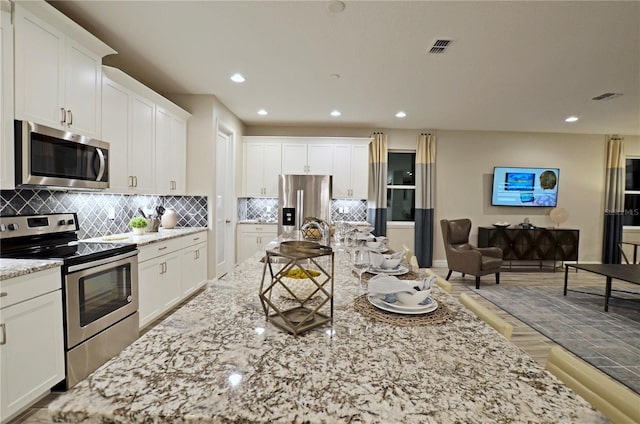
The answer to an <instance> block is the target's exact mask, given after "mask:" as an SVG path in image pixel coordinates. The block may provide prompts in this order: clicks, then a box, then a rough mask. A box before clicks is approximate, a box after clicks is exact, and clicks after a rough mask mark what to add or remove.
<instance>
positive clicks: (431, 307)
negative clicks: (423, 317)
mask: <svg viewBox="0 0 640 424" xmlns="http://www.w3.org/2000/svg"><path fill="white" fill-rule="evenodd" d="M367 299H368V300H369V303H371V304H372V305H373V306H375V307H376V308H378V309H382V310H383V311H387V312H393V313H394V314H402V315H419V314H428V313H429V312H433V311H435V310H436V309H438V302H437V301H436V300H435V299H433V303H430V304H428V305H425V306H420V307H415V306H403V307H402V309H401V308H400V307H399V305H398V306H396V305H392V304H391V303H387V302H385V301H383V300H382V299H379V298H377V297H373V296H367ZM405 308H410V309H405Z"/></svg>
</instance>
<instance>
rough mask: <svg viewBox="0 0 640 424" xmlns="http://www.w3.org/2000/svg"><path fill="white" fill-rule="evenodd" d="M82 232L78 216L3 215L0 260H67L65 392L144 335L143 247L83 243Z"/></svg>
mask: <svg viewBox="0 0 640 424" xmlns="http://www.w3.org/2000/svg"><path fill="white" fill-rule="evenodd" d="M78 228H79V227H78V218H77V216H76V214H74V213H64V214H48V215H22V216H3V217H0V257H3V258H20V259H61V260H62V262H63V265H62V267H61V278H62V298H63V299H62V300H63V302H62V303H63V306H64V310H63V320H64V335H65V343H64V344H65V351H66V378H65V380H64V381H63V382H62V384H61V386H62V385H63V386H64V387H63V388H70V387H72V386H74V385H75V384H76V383H77V382H78V381H80V380H82V379H84V378H85V377H86V376H88V375H89V374H90V373H91V372H93V371H94V370H96V369H97V368H98V367H99V366H100V365H102V364H104V363H105V362H106V361H108V360H109V359H110V358H112V357H114V356H115V355H117V354H118V353H119V352H120V351H121V350H122V349H124V348H125V347H127V346H128V345H130V344H131V343H133V342H134V341H135V340H136V339H137V338H138V334H139V332H138V325H139V322H138V321H139V318H138V250H137V246H136V245H135V244H127V243H122V244H118V243H87V242H81V241H78V236H77V231H78ZM61 386H58V387H61Z"/></svg>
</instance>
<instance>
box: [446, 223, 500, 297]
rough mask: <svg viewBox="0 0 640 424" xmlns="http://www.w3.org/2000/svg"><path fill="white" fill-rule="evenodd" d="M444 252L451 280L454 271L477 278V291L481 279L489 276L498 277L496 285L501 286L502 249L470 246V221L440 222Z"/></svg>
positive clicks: (448, 275)
mask: <svg viewBox="0 0 640 424" xmlns="http://www.w3.org/2000/svg"><path fill="white" fill-rule="evenodd" d="M440 227H442V238H443V240H444V251H445V253H446V255H447V264H448V266H449V273H448V274H447V278H446V280H449V277H451V273H452V272H453V271H456V272H460V273H462V276H463V277H464V276H465V274H469V275H473V276H475V277H476V289H479V288H480V277H481V276H483V275H487V274H495V275H496V284H500V268H501V267H502V249H500V248H499V247H483V248H478V247H475V246H473V245H471V244H469V233H470V232H471V221H470V220H469V219H454V220H447V219H442V220H440Z"/></svg>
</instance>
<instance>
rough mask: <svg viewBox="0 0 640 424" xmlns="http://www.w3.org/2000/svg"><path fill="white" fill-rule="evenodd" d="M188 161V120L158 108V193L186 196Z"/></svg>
mask: <svg viewBox="0 0 640 424" xmlns="http://www.w3.org/2000/svg"><path fill="white" fill-rule="evenodd" d="M186 161H187V123H186V119H183V118H180V117H178V116H175V115H173V114H172V113H170V112H169V111H168V110H166V109H164V108H162V107H160V106H157V107H156V191H157V192H158V193H168V194H176V195H178V194H185V192H186V174H187V168H186Z"/></svg>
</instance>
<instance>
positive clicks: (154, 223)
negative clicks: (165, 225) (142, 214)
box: [147, 218, 160, 233]
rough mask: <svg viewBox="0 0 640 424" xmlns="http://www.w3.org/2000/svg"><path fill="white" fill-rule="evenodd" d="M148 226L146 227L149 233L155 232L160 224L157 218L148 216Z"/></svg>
mask: <svg viewBox="0 0 640 424" xmlns="http://www.w3.org/2000/svg"><path fill="white" fill-rule="evenodd" d="M148 221H149V228H148V229H147V231H148V232H150V233H157V232H158V227H159V226H160V220H159V219H158V218H149V219H148Z"/></svg>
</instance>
